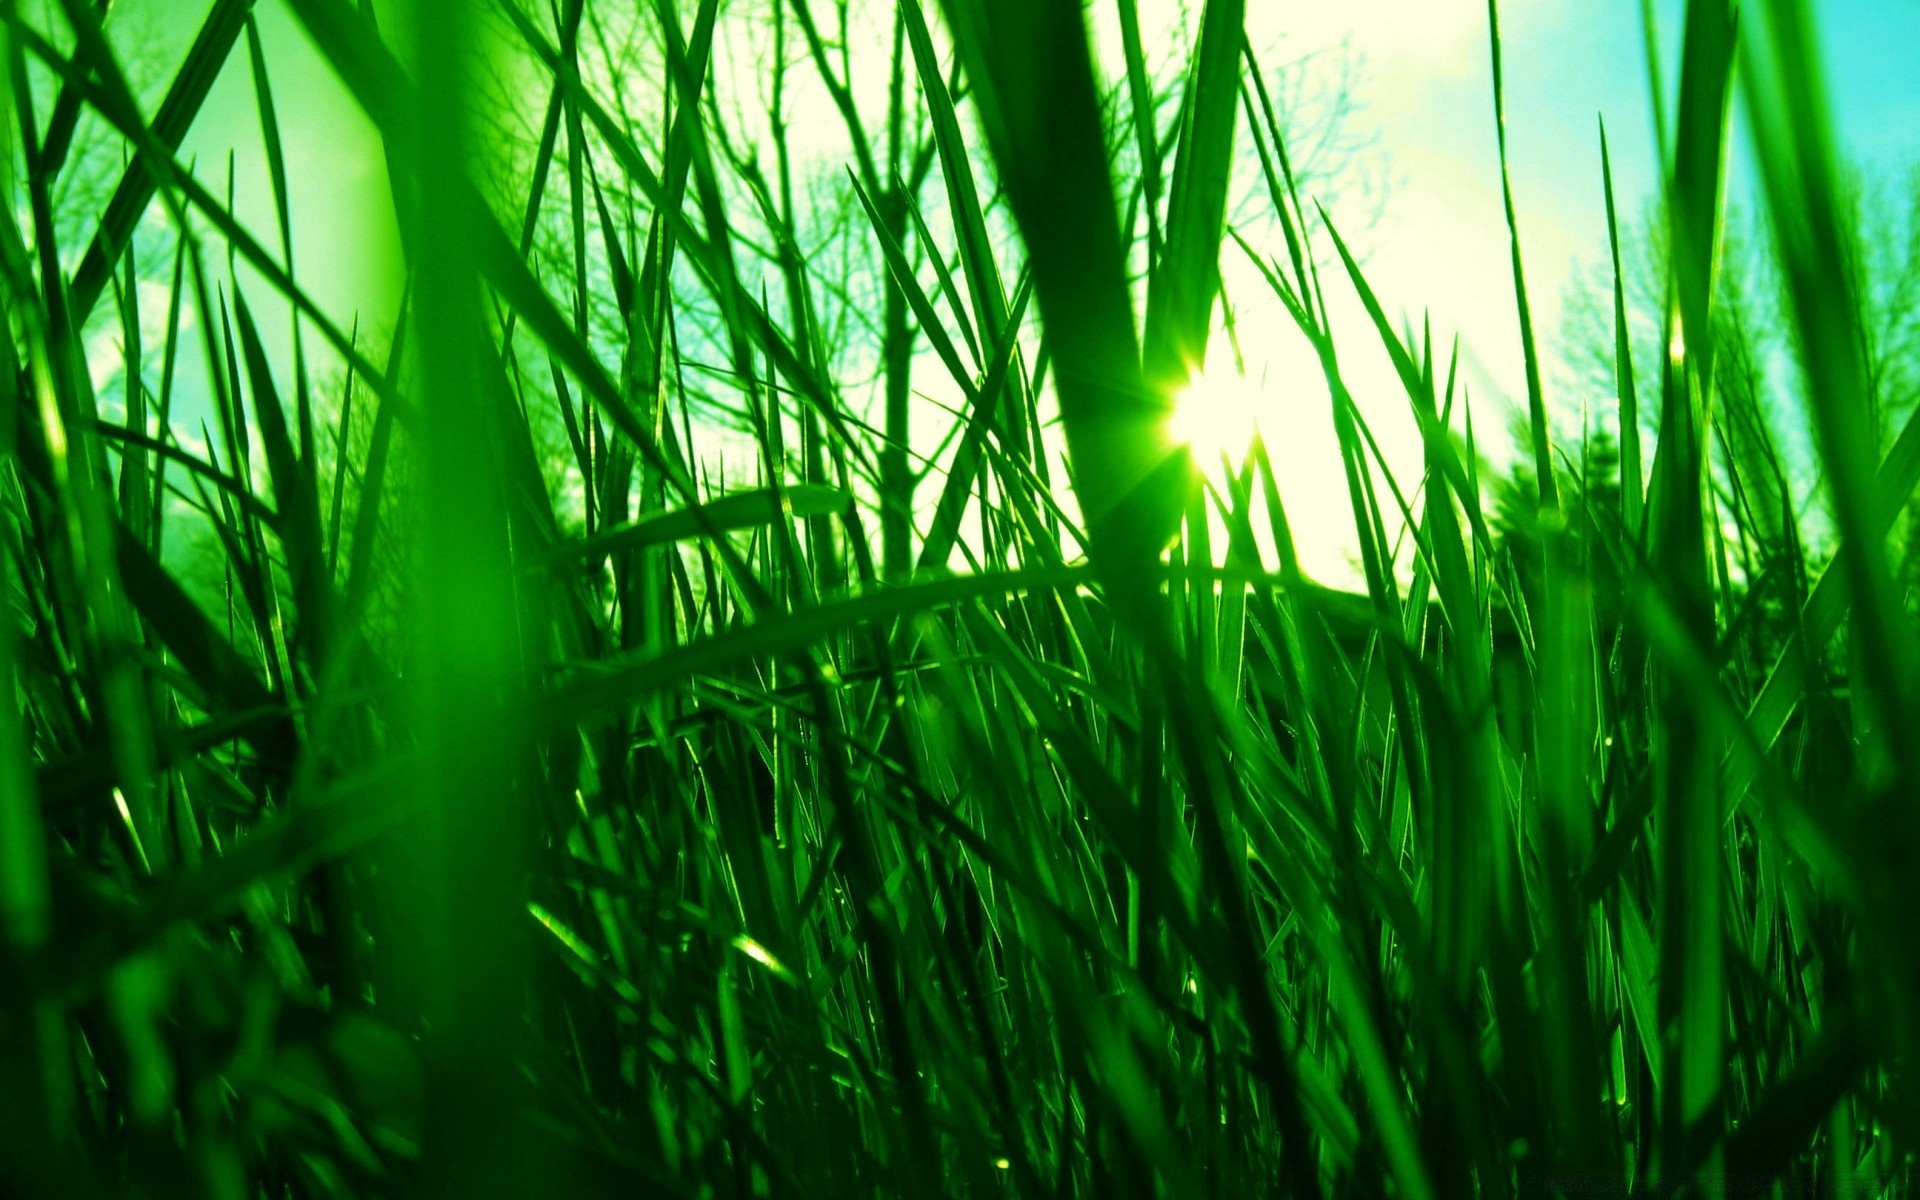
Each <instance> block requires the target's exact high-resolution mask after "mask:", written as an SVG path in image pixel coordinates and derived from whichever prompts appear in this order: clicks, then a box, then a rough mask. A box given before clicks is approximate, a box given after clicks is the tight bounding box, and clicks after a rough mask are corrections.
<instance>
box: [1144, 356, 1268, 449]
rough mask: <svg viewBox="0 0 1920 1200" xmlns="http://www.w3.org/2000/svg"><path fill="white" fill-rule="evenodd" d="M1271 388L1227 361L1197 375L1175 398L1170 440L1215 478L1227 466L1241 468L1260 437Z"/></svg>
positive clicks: (1171, 417)
mask: <svg viewBox="0 0 1920 1200" xmlns="http://www.w3.org/2000/svg"><path fill="white" fill-rule="evenodd" d="M1268 410H1269V403H1268V398H1267V389H1266V388H1265V387H1264V386H1263V384H1262V383H1261V382H1259V381H1257V380H1253V379H1249V378H1247V377H1246V375H1244V374H1243V373H1242V372H1241V371H1240V370H1239V369H1237V367H1236V366H1234V365H1232V364H1230V363H1227V362H1216V365H1214V366H1212V367H1208V368H1205V369H1203V370H1200V371H1197V372H1195V373H1194V375H1193V377H1192V378H1191V379H1189V380H1188V381H1187V384H1186V386H1185V387H1183V388H1181V389H1180V390H1179V391H1178V392H1177V393H1175V395H1174V401H1173V412H1172V414H1171V415H1170V416H1169V417H1168V418H1167V436H1168V437H1169V438H1171V439H1172V440H1173V442H1174V444H1176V445H1181V446H1185V447H1186V448H1187V450H1188V451H1189V452H1190V453H1191V454H1192V455H1193V461H1194V465H1195V466H1196V467H1198V468H1199V469H1200V470H1202V471H1204V472H1206V473H1207V475H1208V476H1209V477H1210V478H1211V477H1217V476H1218V475H1219V473H1220V470H1221V464H1222V462H1223V461H1231V462H1234V463H1239V462H1240V461H1241V460H1243V459H1245V458H1246V456H1247V452H1248V450H1250V449H1251V448H1252V446H1253V440H1254V438H1256V437H1258V436H1260V434H1261V432H1262V429H1261V420H1262V418H1263V417H1265V416H1266V415H1267V414H1268Z"/></svg>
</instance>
